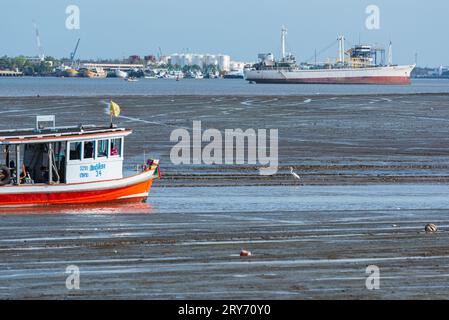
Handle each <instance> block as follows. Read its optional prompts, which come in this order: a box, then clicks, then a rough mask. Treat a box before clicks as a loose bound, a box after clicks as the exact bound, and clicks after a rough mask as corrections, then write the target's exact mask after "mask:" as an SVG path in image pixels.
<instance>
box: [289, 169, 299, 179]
mask: <svg viewBox="0 0 449 320" xmlns="http://www.w3.org/2000/svg"><path fill="white" fill-rule="evenodd" d="M290 173H291V174H292V176H293V177H295V179H297V180H298V181H300V180H301V177H300V176H299V175H298V174H296V173H295V172H293V167H290Z"/></svg>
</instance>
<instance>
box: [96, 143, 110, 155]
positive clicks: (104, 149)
mask: <svg viewBox="0 0 449 320" xmlns="http://www.w3.org/2000/svg"><path fill="white" fill-rule="evenodd" d="M108 145H109V140H108V139H106V140H98V149H97V150H98V151H97V157H98V158H104V157H107V156H108Z"/></svg>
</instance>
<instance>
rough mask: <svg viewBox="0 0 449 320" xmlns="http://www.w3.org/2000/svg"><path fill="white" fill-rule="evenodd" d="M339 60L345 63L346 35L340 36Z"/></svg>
mask: <svg viewBox="0 0 449 320" xmlns="http://www.w3.org/2000/svg"><path fill="white" fill-rule="evenodd" d="M337 40H338V62H340V63H342V64H344V63H345V36H338V38H337Z"/></svg>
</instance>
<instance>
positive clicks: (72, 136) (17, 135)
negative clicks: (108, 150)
mask: <svg viewBox="0 0 449 320" xmlns="http://www.w3.org/2000/svg"><path fill="white" fill-rule="evenodd" d="M131 133H132V130H131V129H125V128H117V127H108V126H95V125H79V126H71V127H54V128H43V129H39V130H37V129H35V128H27V129H16V130H0V145H1V144H27V143H46V142H58V141H70V140H80V139H81V140H86V139H89V138H93V139H100V138H110V137H124V136H127V135H129V134H131Z"/></svg>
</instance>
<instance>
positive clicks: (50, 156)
mask: <svg viewBox="0 0 449 320" xmlns="http://www.w3.org/2000/svg"><path fill="white" fill-rule="evenodd" d="M47 121H52V122H53V126H51V127H43V126H42V123H44V122H47ZM131 133H132V130H129V129H125V128H117V127H113V126H111V127H97V126H78V127H55V126H54V116H43V117H42V116H41V117H38V119H37V121H36V128H34V129H21V130H9V131H0V145H1V146H2V149H3V153H2V155H1V157H0V206H26V205H52V204H82V203H83V204H84V203H98V202H117V201H119V202H136V201H145V200H146V199H147V197H148V194H149V192H150V188H151V185H152V182H153V179H154V178H157V177H159V161H158V160H148V162H147V163H146V164H145V165H143V166H142V167H141V170H140V172H139V173H137V174H135V175H131V176H129V177H123V161H124V140H125V137H126V136H128V135H129V134H131ZM17 173H19V174H17Z"/></svg>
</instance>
